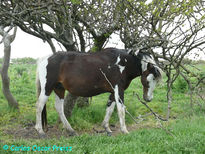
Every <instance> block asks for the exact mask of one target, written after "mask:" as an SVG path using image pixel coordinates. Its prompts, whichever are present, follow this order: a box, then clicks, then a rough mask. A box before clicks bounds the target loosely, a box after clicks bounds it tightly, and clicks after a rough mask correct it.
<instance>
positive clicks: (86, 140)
mask: <svg viewBox="0 0 205 154" xmlns="http://www.w3.org/2000/svg"><path fill="white" fill-rule="evenodd" d="M22 61H23V62H22ZM22 61H21V60H20V62H19V60H18V64H16V63H12V64H11V67H10V70H9V75H10V80H11V90H12V93H13V95H14V96H15V98H16V99H17V100H18V102H19V105H20V111H19V112H17V111H13V110H11V109H10V108H9V107H8V103H7V102H6V100H5V98H4V96H3V94H2V93H0V153H11V151H12V150H14V152H15V153H20V151H18V150H20V148H22V147H24V149H21V151H26V148H27V150H28V151H27V153H33V152H34V151H35V150H37V151H38V150H39V151H40V152H42V151H43V150H44V149H42V148H43V147H51V148H50V149H49V150H48V152H49V153H51V152H55V153H62V152H66V151H65V150H68V151H69V150H71V149H72V151H69V152H72V153H99V154H101V153H205V137H204V136H205V129H204V126H205V118H204V114H205V113H204V112H203V111H201V110H200V108H199V107H198V106H195V107H194V110H191V109H190V101H189V97H188V95H187V93H188V90H187V87H186V85H185V83H184V81H183V80H182V79H180V78H179V79H177V81H176V83H175V85H174V87H173V102H172V110H171V119H170V121H169V122H163V123H162V124H163V126H164V127H165V128H166V129H167V130H169V131H170V132H171V134H172V135H170V134H168V133H167V132H166V131H165V130H164V129H162V128H160V127H159V123H158V122H157V121H156V120H155V119H154V118H153V116H148V117H147V118H146V119H145V120H144V121H142V122H141V123H139V124H138V125H135V124H134V122H133V120H132V119H131V118H130V117H129V116H128V115H126V124H127V125H128V127H132V126H135V130H134V131H131V132H130V134H129V135H123V134H118V135H116V136H112V137H108V136H106V135H105V134H94V133H92V134H90V133H88V132H89V131H90V130H92V128H93V127H94V126H97V127H100V125H101V122H102V121H103V118H104V115H105V110H106V102H107V99H108V96H109V94H102V95H99V96H96V97H93V98H92V102H91V105H90V106H89V107H86V108H77V107H76V106H75V108H74V110H73V114H72V116H71V118H70V119H68V120H69V122H70V124H71V125H72V127H73V128H74V129H75V130H77V131H78V132H84V133H82V134H83V135H80V136H77V137H72V138H66V137H65V136H61V137H60V138H51V139H25V138H14V136H13V135H11V134H9V133H5V130H8V129H10V128H12V129H14V128H16V129H18V126H19V125H20V126H22V127H23V128H24V126H27V124H28V123H35V101H36V94H35V69H36V66H35V65H34V64H33V62H32V63H29V64H25V63H26V61H25V60H22ZM14 62H15V61H14ZM197 65H199V67H200V68H204V66H205V65H204V64H201V63H200V64H197ZM165 81H166V77H164V79H163V83H162V84H160V85H159V86H158V87H157V88H156V90H155V92H154V99H153V101H152V102H150V103H149V106H150V107H151V108H152V109H153V110H154V111H155V112H157V113H158V114H160V115H161V116H166V112H167V100H166V85H165ZM1 86H2V85H1V83H0V88H2V87H1ZM135 93H138V94H139V95H140V96H142V85H141V83H140V79H139V78H138V79H135V80H134V81H133V82H132V84H131V85H130V87H129V88H128V89H127V90H126V91H125V105H126V107H127V110H128V111H129V112H130V113H131V114H132V115H133V116H134V117H137V116H139V115H145V114H147V113H148V112H149V111H148V109H147V108H146V107H145V106H144V105H142V104H140V103H139V101H137V98H136V96H135V95H134V94H135ZM47 111H48V123H49V125H55V124H56V121H57V119H58V115H57V113H56V111H55V109H54V96H53V95H52V96H51V97H50V98H49V101H48V103H47ZM118 121H119V120H118V115H117V112H116V111H115V112H114V113H113V115H112V117H111V119H110V124H113V125H114V124H119V122H118ZM86 132H87V133H86ZM4 145H8V147H9V150H4V149H3V146H4ZM54 145H56V146H57V147H62V148H61V149H60V148H58V151H57V150H56V149H55V150H54V151H53V149H52V148H53V146H54ZM33 146H34V149H32V147H33ZM14 147H16V149H14ZM37 147H38V148H41V149H36V148H37ZM63 147H64V148H63ZM71 147H72V148H71ZM66 148H67V149H66ZM61 150H62V151H61Z"/></svg>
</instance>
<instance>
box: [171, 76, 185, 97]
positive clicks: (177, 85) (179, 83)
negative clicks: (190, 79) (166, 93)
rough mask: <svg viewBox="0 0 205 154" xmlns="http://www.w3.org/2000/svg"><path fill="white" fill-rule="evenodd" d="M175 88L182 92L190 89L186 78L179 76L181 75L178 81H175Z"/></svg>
mask: <svg viewBox="0 0 205 154" xmlns="http://www.w3.org/2000/svg"><path fill="white" fill-rule="evenodd" d="M173 89H174V90H175V91H176V92H180V93H185V92H187V90H188V85H187V82H186V80H184V79H183V78H182V77H181V76H179V77H178V78H177V79H176V81H175V84H174V87H173Z"/></svg>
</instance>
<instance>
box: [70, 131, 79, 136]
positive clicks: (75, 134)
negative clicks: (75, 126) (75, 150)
mask: <svg viewBox="0 0 205 154" xmlns="http://www.w3.org/2000/svg"><path fill="white" fill-rule="evenodd" d="M68 134H69V136H78V133H76V132H75V131H74V132H69V133H68Z"/></svg>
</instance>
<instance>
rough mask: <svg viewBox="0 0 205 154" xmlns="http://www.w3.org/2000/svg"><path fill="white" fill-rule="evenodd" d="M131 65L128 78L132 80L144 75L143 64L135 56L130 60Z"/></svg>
mask: <svg viewBox="0 0 205 154" xmlns="http://www.w3.org/2000/svg"><path fill="white" fill-rule="evenodd" d="M129 61H130V64H129V65H128V76H129V78H130V79H134V78H136V77H138V76H141V75H142V65H141V62H140V61H139V60H138V59H137V58H136V57H134V56H132V57H130V58H129Z"/></svg>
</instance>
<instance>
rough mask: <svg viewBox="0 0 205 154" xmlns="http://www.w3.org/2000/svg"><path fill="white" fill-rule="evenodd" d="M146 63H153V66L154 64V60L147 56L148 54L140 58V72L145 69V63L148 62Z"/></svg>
mask: <svg viewBox="0 0 205 154" xmlns="http://www.w3.org/2000/svg"><path fill="white" fill-rule="evenodd" d="M148 63H151V64H153V65H154V66H156V63H155V61H154V60H153V59H152V58H151V57H149V56H147V55H144V56H143V58H142V60H141V64H142V72H144V71H146V70H147V64H148Z"/></svg>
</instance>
